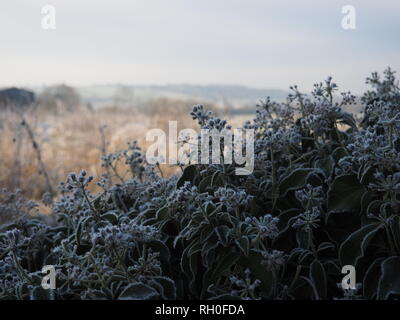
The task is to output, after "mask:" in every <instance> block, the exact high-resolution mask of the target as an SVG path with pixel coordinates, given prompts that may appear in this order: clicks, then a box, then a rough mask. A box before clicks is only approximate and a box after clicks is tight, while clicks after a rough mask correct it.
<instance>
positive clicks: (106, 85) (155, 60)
mask: <svg viewBox="0 0 400 320" xmlns="http://www.w3.org/2000/svg"><path fill="white" fill-rule="evenodd" d="M45 5H52V6H54V7H55V8H56V30H44V29H42V26H41V20H42V18H43V15H42V13H41V8H42V7H43V6H45ZM344 5H353V6H354V7H355V8H356V18H357V20H356V30H344V29H343V28H342V27H341V21H342V18H343V16H344V15H343V14H342V12H341V10H342V7H343V6H344ZM399 17H400V2H398V1H393V0H383V1H382V0H381V1H372V0H362V1H361V0H354V1H351V2H348V1H338V0H331V1H314V0H301V1H289V0H282V1H265V0H264V1H261V0H246V1H244V0H229V1H227V0H220V1H212V0H204V1H183V0H170V1H162V0H152V1H143V0H141V1H136V0H134V1H132V0H131V1H123V0H115V1H99V0H97V1H89V0H84V1H77V0H69V1H61V0H52V1H37V0H14V1H7V2H1V3H0V37H1V39H2V40H1V45H0V46H1V62H0V63H1V73H0V86H1V87H10V86H18V87H28V88H32V89H35V91H40V90H42V89H43V88H45V87H46V86H51V85H54V84H60V83H65V84H68V85H71V86H74V87H77V88H78V89H79V91H80V94H81V96H82V97H83V99H84V100H86V101H90V102H92V103H94V104H102V103H103V104H104V103H105V104H107V103H109V102H110V99H114V98H115V95H116V94H118V93H116V92H117V91H118V90H120V89H119V88H120V87H121V86H123V87H130V88H132V89H133V90H132V92H133V95H134V96H135V97H136V98H137V99H146V97H149V96H163V95H166V96H176V97H196V98H197V97H198V98H206V99H208V98H211V99H213V100H218V101H220V100H223V99H227V98H228V97H229V98H230V99H231V100H232V101H233V102H243V101H247V100H249V101H250V100H251V101H254V100H257V98H262V97H264V96H266V95H271V96H272V97H273V98H275V99H278V100H280V99H281V98H283V97H284V96H285V91H283V90H287V88H288V87H289V86H290V85H293V84H296V83H297V84H300V85H301V86H300V88H301V89H302V90H303V91H310V90H311V87H312V84H313V83H314V82H316V81H322V80H324V79H325V78H326V77H327V76H328V75H331V76H333V77H334V80H335V81H336V82H337V83H338V84H339V86H340V88H341V89H342V90H352V91H353V92H355V93H357V94H359V93H361V92H362V91H363V90H364V89H365V86H364V85H363V83H364V79H365V77H366V76H368V74H369V73H370V72H372V71H382V70H383V69H384V68H385V67H387V66H389V65H390V66H391V67H392V68H393V69H395V70H396V69H397V70H398V69H400V68H399V67H400V62H399V59H398V51H399V49H400V42H399V41H398V32H399V30H400V28H399V27H400V19H399Z"/></svg>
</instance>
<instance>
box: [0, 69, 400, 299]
mask: <svg viewBox="0 0 400 320" xmlns="http://www.w3.org/2000/svg"><path fill="white" fill-rule="evenodd" d="M367 83H369V84H370V85H371V86H372V89H371V91H368V92H367V93H366V94H365V95H364V96H363V97H362V99H361V101H362V103H363V107H364V112H363V120H362V121H361V122H360V123H357V121H356V120H355V119H354V117H353V115H351V114H349V113H346V112H344V111H343V108H344V107H346V106H348V105H351V104H354V103H355V101H356V98H355V97H354V96H353V95H352V94H351V93H349V92H345V93H342V94H340V95H339V94H337V93H338V92H339V91H338V87H337V85H336V84H335V83H334V82H333V81H332V79H331V78H328V79H327V80H326V81H325V82H323V83H318V84H316V85H315V86H314V89H313V91H312V93H311V95H305V94H303V93H301V92H300V90H299V88H298V87H297V86H294V87H291V90H292V93H291V94H290V95H289V96H288V99H287V101H286V102H284V103H275V102H272V101H270V99H266V100H265V101H263V102H262V103H261V104H260V105H258V106H257V111H256V117H255V118H254V120H253V121H250V122H247V123H245V124H244V127H245V128H253V129H254V130H255V137H256V141H255V169H254V172H253V173H252V174H250V175H248V176H237V175H235V170H234V168H235V167H234V164H221V165H212V166H211V165H210V166H209V165H204V164H196V165H189V166H187V167H186V168H184V171H183V174H182V175H181V176H180V177H171V178H163V177H162V175H161V174H159V173H160V172H159V171H160V169H159V167H157V166H150V165H148V164H146V161H145V159H144V157H143V155H142V153H141V150H140V148H139V147H138V146H137V145H136V144H135V143H133V144H130V145H129V147H128V149H127V150H125V151H121V152H119V153H116V154H110V155H105V156H104V157H103V159H102V160H103V165H104V166H105V167H107V168H108V172H109V173H111V174H112V175H113V176H114V179H116V180H117V181H118V183H117V184H112V183H110V181H111V178H113V177H111V176H103V177H102V178H101V179H100V180H99V181H97V184H98V185H99V186H100V187H101V188H102V190H103V191H101V192H99V193H97V194H92V193H91V192H90V191H89V190H88V186H90V184H91V183H94V182H93V181H92V180H93V178H92V177H91V176H88V174H87V173H86V172H85V171H82V172H80V173H78V174H74V173H72V174H70V175H69V176H68V178H67V181H66V182H64V183H62V184H61V185H60V191H61V196H60V197H59V199H57V201H55V202H53V203H52V204H51V205H52V210H53V213H54V215H55V216H56V217H57V219H58V223H57V224H55V225H48V224H46V223H44V222H42V221H41V220H39V219H38V218H31V217H30V216H28V215H27V213H28V211H29V210H31V209H32V208H33V204H32V203H30V202H27V201H25V200H23V199H22V198H21V197H20V195H19V193H18V192H17V193H10V192H9V191H6V190H4V191H3V192H2V193H1V194H0V199H1V204H0V213H1V215H5V214H7V215H10V216H12V217H13V219H14V222H13V223H10V224H7V225H3V226H2V227H1V231H0V298H2V299H42V298H44V299H218V298H225V299H388V298H395V297H396V296H398V295H399V294H400V273H399V272H398V270H400V202H399V193H400V140H399V137H400V135H399V130H400V89H399V85H398V82H396V79H395V76H394V72H393V71H391V70H390V69H387V70H386V71H385V72H384V77H383V79H381V78H380V76H379V75H378V74H376V73H374V74H373V75H372V76H371V77H370V78H368V79H367ZM191 115H192V117H193V119H194V120H197V121H198V124H199V125H200V126H201V127H203V128H217V129H219V130H221V129H222V128H224V127H225V128H226V127H228V126H229V125H228V124H227V123H226V121H224V120H221V119H219V118H216V117H214V116H213V115H212V113H210V112H208V111H207V110H205V108H204V107H203V106H199V105H197V106H195V107H194V108H193V112H192V113H191ZM120 162H122V163H125V164H128V165H129V168H130V171H131V176H130V177H129V178H126V176H125V175H124V174H120V173H119V172H118V163H120ZM13 199H15V201H13ZM44 265H54V266H55V268H56V270H57V288H56V289H54V290H44V289H42V288H41V285H40V283H41V280H42V277H43V275H42V274H41V269H42V267H43V266H44ZM345 265H352V266H354V267H355V268H356V271H357V272H356V282H357V286H356V288H355V289H346V290H342V287H341V285H340V283H341V281H342V278H343V276H344V275H343V274H342V273H341V270H342V267H343V266H345ZM338 284H339V285H338Z"/></svg>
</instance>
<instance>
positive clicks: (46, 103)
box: [38, 84, 81, 113]
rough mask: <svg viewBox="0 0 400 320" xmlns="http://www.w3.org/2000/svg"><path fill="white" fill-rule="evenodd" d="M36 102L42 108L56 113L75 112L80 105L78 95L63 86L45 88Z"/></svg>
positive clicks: (68, 87) (71, 89) (73, 90)
mask: <svg viewBox="0 0 400 320" xmlns="http://www.w3.org/2000/svg"><path fill="white" fill-rule="evenodd" d="M38 100H39V104H40V106H41V107H42V108H44V109H46V110H51V111H55V112H57V113H58V112H65V111H67V112H71V111H75V110H77V109H78V108H79V107H80V105H81V97H80V95H79V93H78V92H77V91H76V90H75V89H74V88H72V87H70V86H67V85H65V84H61V85H57V86H53V87H49V88H46V89H45V90H44V91H43V92H42V93H41V94H40V96H39V99H38Z"/></svg>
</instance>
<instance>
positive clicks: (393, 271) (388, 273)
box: [377, 257, 400, 300]
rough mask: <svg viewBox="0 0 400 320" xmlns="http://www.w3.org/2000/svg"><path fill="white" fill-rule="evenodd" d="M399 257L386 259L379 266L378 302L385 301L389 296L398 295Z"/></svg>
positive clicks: (399, 291)
mask: <svg viewBox="0 0 400 320" xmlns="http://www.w3.org/2000/svg"><path fill="white" fill-rule="evenodd" d="M399 270H400V257H390V258H387V259H386V260H385V261H383V262H382V264H381V276H380V278H379V284H378V294H377V299H378V300H386V299H388V298H389V296H390V295H391V294H400V273H399Z"/></svg>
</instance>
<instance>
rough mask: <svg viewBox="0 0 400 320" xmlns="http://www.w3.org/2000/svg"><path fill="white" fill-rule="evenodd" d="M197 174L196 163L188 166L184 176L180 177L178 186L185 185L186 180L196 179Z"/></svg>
mask: <svg viewBox="0 0 400 320" xmlns="http://www.w3.org/2000/svg"><path fill="white" fill-rule="evenodd" d="M196 176H197V168H196V166H195V165H194V164H192V165H190V166H187V167H186V168H185V169H184V170H183V173H182V176H181V177H180V178H179V180H178V182H177V184H176V186H177V188H180V187H182V186H183V185H184V183H185V182H186V181H189V182H192V183H193V181H194V178H195V177H196Z"/></svg>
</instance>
